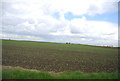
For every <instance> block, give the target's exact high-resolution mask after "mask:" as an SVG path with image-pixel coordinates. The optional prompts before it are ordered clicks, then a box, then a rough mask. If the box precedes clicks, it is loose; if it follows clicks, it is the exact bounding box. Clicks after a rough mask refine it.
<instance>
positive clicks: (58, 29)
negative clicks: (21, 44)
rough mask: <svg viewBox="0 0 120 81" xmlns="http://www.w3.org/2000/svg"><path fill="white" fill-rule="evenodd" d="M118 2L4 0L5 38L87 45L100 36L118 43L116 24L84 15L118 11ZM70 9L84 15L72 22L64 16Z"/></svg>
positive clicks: (110, 0) (108, 0)
mask: <svg viewBox="0 0 120 81" xmlns="http://www.w3.org/2000/svg"><path fill="white" fill-rule="evenodd" d="M117 1H118V0H10V1H9V0H3V1H2V2H3V12H4V14H1V15H2V18H3V21H2V22H3V27H2V31H3V38H15V39H17V38H18V39H31V40H32V39H34V40H37V39H39V40H45V41H52V40H53V41H58V42H59V41H60V42H64V41H71V42H77V43H78V42H80V43H86V44H94V42H93V40H94V41H95V42H96V43H97V41H98V39H99V41H104V40H106V41H107V42H108V41H112V42H114V41H117V36H118V35H117V34H118V32H117V25H116V24H113V23H109V22H107V21H91V20H87V18H86V17H84V16H83V15H85V14H87V15H90V16H94V15H96V14H103V13H107V12H110V11H113V12H114V11H115V8H116V6H115V5H114V4H113V2H117ZM4 4H7V5H8V6H7V5H6V6H5V5H4ZM56 12H58V13H59V14H60V18H59V19H55V18H54V17H53V14H54V13H56ZM67 12H71V13H73V14H74V15H81V16H83V17H82V18H76V19H73V20H71V21H69V20H66V19H65V17H64V14H65V13H67ZM102 43H104V42H102ZM104 44H108V43H104ZM111 44H113V43H111Z"/></svg>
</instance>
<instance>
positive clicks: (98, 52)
mask: <svg viewBox="0 0 120 81" xmlns="http://www.w3.org/2000/svg"><path fill="white" fill-rule="evenodd" d="M2 64H3V66H13V67H16V66H20V67H23V68H26V69H36V70H40V71H54V72H63V71H81V72H85V73H93V72H94V73H95V72H108V73H113V72H117V71H118V49H113V48H103V47H95V46H90V45H81V44H62V43H61V44H60V43H48V42H32V41H15V40H2Z"/></svg>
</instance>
